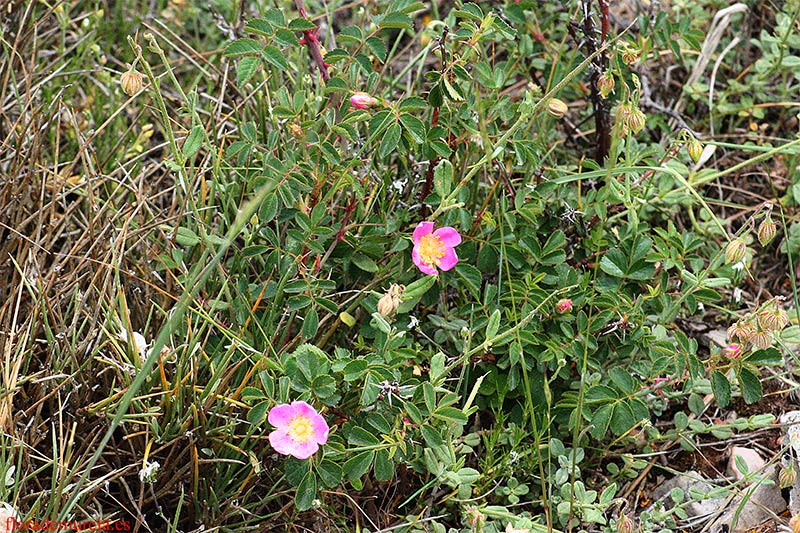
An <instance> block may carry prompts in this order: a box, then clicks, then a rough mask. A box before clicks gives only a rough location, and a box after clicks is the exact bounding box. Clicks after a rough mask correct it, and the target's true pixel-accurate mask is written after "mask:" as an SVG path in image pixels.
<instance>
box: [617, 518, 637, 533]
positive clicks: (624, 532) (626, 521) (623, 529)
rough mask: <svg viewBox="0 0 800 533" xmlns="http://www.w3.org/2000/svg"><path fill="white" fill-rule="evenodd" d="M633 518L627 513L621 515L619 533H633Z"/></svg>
mask: <svg viewBox="0 0 800 533" xmlns="http://www.w3.org/2000/svg"><path fill="white" fill-rule="evenodd" d="M633 528H634V524H633V520H632V519H631V517H630V516H628V515H626V514H621V515H619V518H617V533H633Z"/></svg>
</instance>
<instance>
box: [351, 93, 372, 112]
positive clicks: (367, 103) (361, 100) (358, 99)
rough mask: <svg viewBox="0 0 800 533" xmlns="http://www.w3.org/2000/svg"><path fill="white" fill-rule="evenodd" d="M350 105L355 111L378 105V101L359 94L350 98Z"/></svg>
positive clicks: (364, 94) (366, 94) (365, 94)
mask: <svg viewBox="0 0 800 533" xmlns="http://www.w3.org/2000/svg"><path fill="white" fill-rule="evenodd" d="M350 103H351V104H353V107H355V108H356V109H368V108H370V107H373V106H376V105H378V100H377V99H376V98H373V97H372V96H370V95H369V94H368V93H361V92H359V93H355V94H353V96H351V97H350Z"/></svg>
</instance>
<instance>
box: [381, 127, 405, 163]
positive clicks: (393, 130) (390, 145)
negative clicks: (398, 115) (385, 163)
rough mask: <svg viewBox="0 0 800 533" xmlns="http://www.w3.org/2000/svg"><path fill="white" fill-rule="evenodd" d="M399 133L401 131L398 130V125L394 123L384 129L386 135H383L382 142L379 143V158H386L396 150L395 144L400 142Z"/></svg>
mask: <svg viewBox="0 0 800 533" xmlns="http://www.w3.org/2000/svg"><path fill="white" fill-rule="evenodd" d="M401 133H402V130H401V129H400V124H398V123H397V122H394V123H393V124H391V125H390V126H389V127H388V128H386V133H385V134H384V135H383V140H382V141H381V148H380V154H381V157H386V156H388V155H389V154H391V153H392V152H393V151H394V149H395V148H397V143H398V142H399V141H400V134H401Z"/></svg>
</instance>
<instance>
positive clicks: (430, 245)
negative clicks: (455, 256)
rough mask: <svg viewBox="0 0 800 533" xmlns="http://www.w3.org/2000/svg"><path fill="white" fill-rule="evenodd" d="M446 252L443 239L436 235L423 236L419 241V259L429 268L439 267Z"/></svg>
mask: <svg viewBox="0 0 800 533" xmlns="http://www.w3.org/2000/svg"><path fill="white" fill-rule="evenodd" d="M444 252H445V251H444V244H443V243H442V239H441V238H440V237H437V236H436V235H433V234H428V235H423V236H422V238H421V239H420V240H419V258H420V259H421V260H422V262H423V263H425V264H426V265H428V266H439V263H441V262H442V257H444Z"/></svg>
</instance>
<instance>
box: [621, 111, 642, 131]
mask: <svg viewBox="0 0 800 533" xmlns="http://www.w3.org/2000/svg"><path fill="white" fill-rule="evenodd" d="M646 123H647V117H646V116H645V114H644V113H642V112H641V111H639V110H638V109H636V108H633V109H632V110H631V112H630V113H629V114H628V116H627V117H626V120H625V125H626V126H628V127H629V128H630V129H631V131H632V132H633V133H639V132H640V131H642V130H643V129H644V126H645V124H646Z"/></svg>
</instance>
